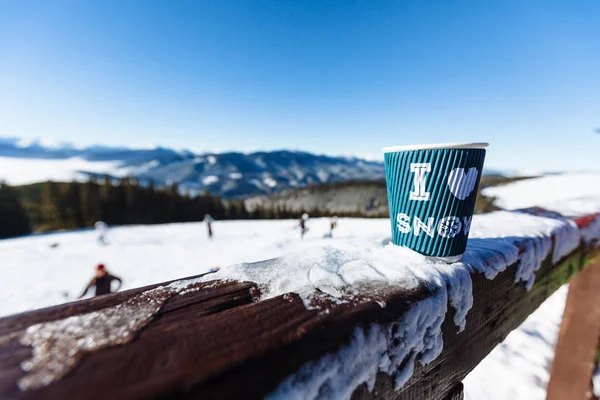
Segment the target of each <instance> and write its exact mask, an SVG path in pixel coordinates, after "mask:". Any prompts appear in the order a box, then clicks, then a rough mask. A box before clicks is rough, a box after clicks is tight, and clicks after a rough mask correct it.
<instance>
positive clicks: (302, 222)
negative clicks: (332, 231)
mask: <svg viewBox="0 0 600 400" xmlns="http://www.w3.org/2000/svg"><path fill="white" fill-rule="evenodd" d="M307 220H308V214H307V213H304V214H302V216H301V217H300V220H299V221H298V226H299V227H300V239H304V234H305V233H306V232H307V231H308V228H307V227H306V221H307Z"/></svg>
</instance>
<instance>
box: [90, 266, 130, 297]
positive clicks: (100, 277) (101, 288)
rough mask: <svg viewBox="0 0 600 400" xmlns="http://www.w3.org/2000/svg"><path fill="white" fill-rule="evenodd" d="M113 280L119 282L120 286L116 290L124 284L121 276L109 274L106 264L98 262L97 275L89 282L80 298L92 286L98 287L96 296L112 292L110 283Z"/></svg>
mask: <svg viewBox="0 0 600 400" xmlns="http://www.w3.org/2000/svg"><path fill="white" fill-rule="evenodd" d="M112 281H118V282H119V286H118V287H117V289H116V290H115V292H116V291H118V290H119V289H121V285H122V284H123V281H122V280H121V278H119V277H116V276H114V275H111V274H109V273H108V271H107V270H106V267H105V266H104V264H98V266H97V267H96V276H95V277H94V278H93V279H92V280H91V281H90V283H88V285H87V287H86V288H85V290H84V291H83V293H82V294H81V296H79V298H82V297H83V296H85V295H86V293H87V292H88V290H90V288H91V287H92V286H95V287H96V294H95V296H102V295H103V294H109V293H111V292H112V290H111V287H110V284H111V283H112Z"/></svg>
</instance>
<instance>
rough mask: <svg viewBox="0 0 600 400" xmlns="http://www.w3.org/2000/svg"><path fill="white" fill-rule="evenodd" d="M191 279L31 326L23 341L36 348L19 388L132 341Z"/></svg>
mask: <svg viewBox="0 0 600 400" xmlns="http://www.w3.org/2000/svg"><path fill="white" fill-rule="evenodd" d="M191 282H192V281H180V282H177V283H174V284H170V285H167V286H160V287H158V288H155V289H152V290H148V291H146V292H143V293H140V294H138V295H136V296H134V297H132V298H130V299H129V300H127V301H125V302H123V303H121V304H118V305H116V306H114V307H108V308H105V309H102V310H100V311H94V312H91V313H87V314H82V315H77V316H73V317H69V318H66V319H62V320H58V321H52V322H44V323H40V324H36V325H32V326H30V327H28V328H27V330H26V331H25V333H24V334H23V335H22V336H21V340H20V341H21V344H23V345H26V346H31V347H33V354H32V358H31V359H29V360H26V361H24V362H22V363H21V368H22V369H23V370H24V371H26V372H28V373H27V374H26V375H25V376H24V377H23V378H21V379H20V380H19V382H18V386H19V388H20V389H21V390H28V389H36V388H40V387H43V386H46V385H48V384H50V383H51V382H54V381H56V380H58V379H60V378H62V377H63V376H65V375H66V374H67V373H68V372H69V371H70V370H71V369H72V368H73V367H74V366H75V365H76V364H77V362H78V361H79V359H80V358H81V357H82V356H83V355H84V354H85V353H88V352H92V351H95V350H99V349H102V348H105V347H110V346H115V345H118V344H123V343H127V342H129V341H131V340H132V339H133V337H134V335H135V334H136V333H137V332H138V331H139V330H140V329H141V328H143V327H144V326H145V325H146V324H147V323H148V322H150V321H151V320H152V318H153V317H154V315H155V314H156V313H157V312H158V310H160V308H161V307H162V306H163V304H164V303H165V302H166V301H167V300H168V299H169V298H170V297H172V296H173V295H175V294H177V293H179V292H181V291H183V290H184V289H187V288H189V286H190V283H191Z"/></svg>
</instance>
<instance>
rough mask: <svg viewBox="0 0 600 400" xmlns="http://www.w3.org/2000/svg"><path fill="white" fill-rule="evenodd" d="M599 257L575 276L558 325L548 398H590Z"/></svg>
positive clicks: (599, 331) (598, 319)
mask: <svg viewBox="0 0 600 400" xmlns="http://www.w3.org/2000/svg"><path fill="white" fill-rule="evenodd" d="M599 288H600V260H598V261H597V262H595V263H594V264H593V265H592V266H591V267H589V268H588V269H586V270H585V271H583V272H582V273H581V274H579V275H578V276H576V277H575V278H574V279H573V280H572V281H571V284H570V286H569V295H568V297H567V304H566V306H565V312H564V315H563V321H562V324H561V327H560V333H559V336H558V342H557V345H556V353H555V356H554V361H553V363H552V370H551V372H552V373H551V375H550V382H549V383H548V396H547V399H548V400H562V399H566V398H572V399H585V398H590V397H591V393H590V382H591V380H592V375H593V372H594V362H595V358H596V352H597V350H598V338H599V337H600V290H599Z"/></svg>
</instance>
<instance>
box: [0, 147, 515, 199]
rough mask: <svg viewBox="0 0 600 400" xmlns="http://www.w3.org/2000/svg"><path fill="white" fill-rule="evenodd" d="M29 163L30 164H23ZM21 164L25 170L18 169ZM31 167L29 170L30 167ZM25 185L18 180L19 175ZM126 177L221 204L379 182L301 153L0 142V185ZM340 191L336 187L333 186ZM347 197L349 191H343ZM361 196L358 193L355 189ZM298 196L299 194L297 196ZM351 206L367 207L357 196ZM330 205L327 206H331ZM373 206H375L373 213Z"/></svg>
mask: <svg viewBox="0 0 600 400" xmlns="http://www.w3.org/2000/svg"><path fill="white" fill-rule="evenodd" d="M28 160H35V163H33V162H31V163H30V162H28ZM24 162H25V164H24ZM33 164H35V166H34V167H31V165H33ZM24 166H28V167H29V168H28V171H27V174H28V177H27V179H25V180H23V179H20V180H19V179H18V178H19V176H18V174H21V176H20V178H22V177H23V174H25V171H24V168H23V167H24ZM104 175H108V176H110V177H112V178H121V177H124V176H129V177H133V178H137V179H138V180H140V181H141V182H142V183H143V182H147V181H149V180H152V181H153V182H154V184H155V185H157V186H164V185H170V184H172V183H178V184H179V187H180V188H181V189H182V190H185V191H186V192H189V193H191V194H199V193H203V192H210V193H211V194H215V195H220V196H221V197H223V198H226V199H230V198H243V197H248V196H257V195H266V194H271V193H276V192H281V191H286V190H290V189H295V188H302V187H307V186H312V185H319V184H328V183H339V182H349V181H379V182H383V181H384V179H385V168H384V165H383V163H381V162H373V161H366V160H363V159H360V158H354V157H333V156H326V155H316V154H312V153H307V152H302V151H290V150H280V151H259V152H254V153H249V154H244V153H237V152H229V153H206V154H197V153H194V152H192V151H189V150H181V151H178V150H173V149H169V148H164V147H156V148H152V149H132V148H126V147H109V146H89V147H83V148H78V147H74V146H71V145H67V144H59V145H49V144H44V143H41V142H39V141H33V142H32V141H30V142H24V141H23V140H20V139H18V138H0V180H2V179H6V180H8V182H9V183H11V179H14V180H15V181H19V184H27V183H34V182H40V181H45V180H48V179H52V180H62V181H64V180H71V179H75V178H77V179H80V180H82V179H83V180H85V178H86V177H89V176H94V177H103V176H104ZM484 175H497V176H502V175H503V173H502V171H497V170H490V171H489V173H488V171H485V170H484ZM338 189H340V190H341V189H342V186H338ZM344 190H346V192H344V193H349V189H347V188H346V189H344ZM361 190H362V189H361ZM298 193H304V192H301V191H300V192H298ZM356 196H358V197H357V198H356V201H357V202H358V201H359V200H358V199H359V198H360V201H361V202H362V201H367V202H368V201H370V199H368V198H367V197H368V196H367V195H366V194H365V195H364V196H365V197H364V198H363V197H361V196H363V195H362V194H357V195H356ZM332 201H333V200H332ZM377 207H378V206H375V209H376V208H377Z"/></svg>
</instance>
